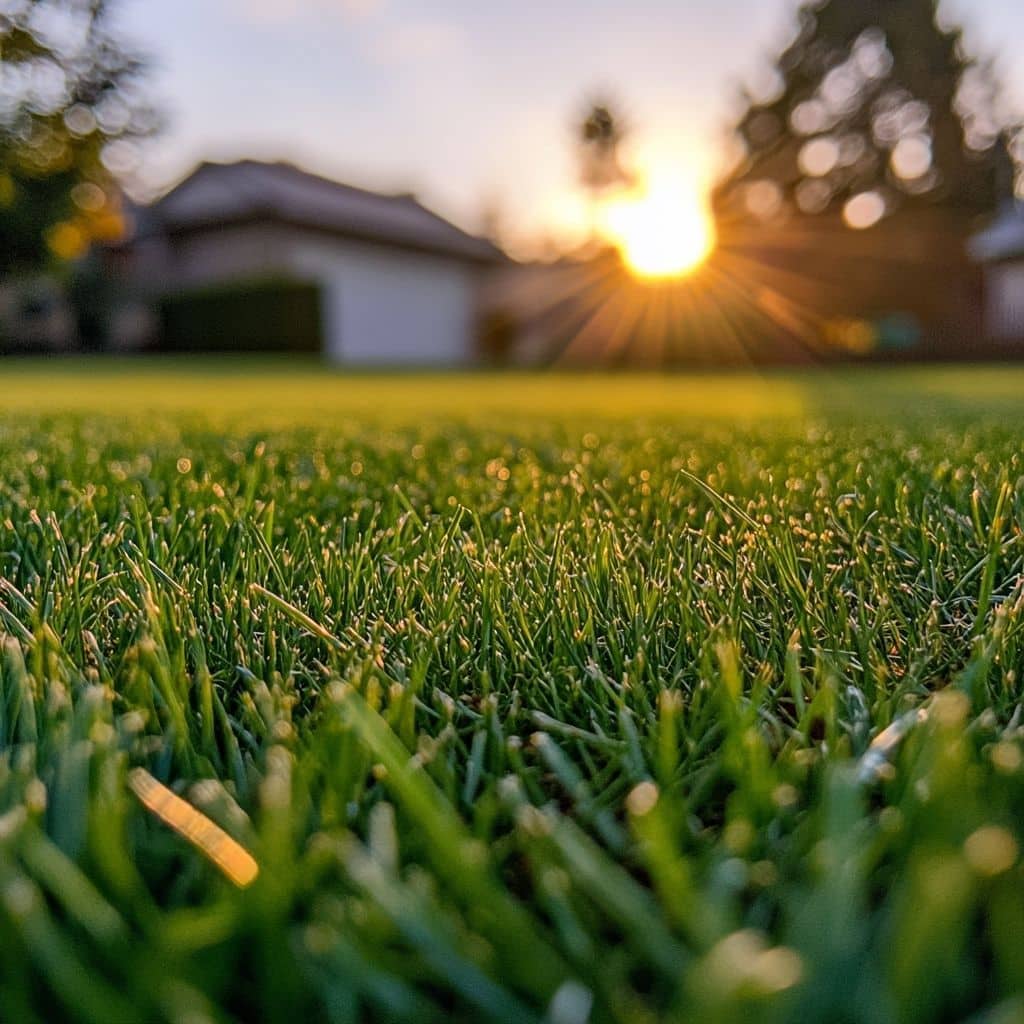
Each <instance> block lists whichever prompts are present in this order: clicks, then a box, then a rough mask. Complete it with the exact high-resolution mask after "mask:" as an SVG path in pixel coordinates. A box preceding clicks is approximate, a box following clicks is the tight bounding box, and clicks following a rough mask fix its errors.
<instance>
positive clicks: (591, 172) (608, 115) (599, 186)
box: [578, 100, 630, 194]
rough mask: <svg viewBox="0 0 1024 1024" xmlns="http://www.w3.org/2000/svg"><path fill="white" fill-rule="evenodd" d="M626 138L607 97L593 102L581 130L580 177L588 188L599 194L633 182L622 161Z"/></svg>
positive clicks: (620, 122) (579, 143) (579, 131)
mask: <svg viewBox="0 0 1024 1024" xmlns="http://www.w3.org/2000/svg"><path fill="white" fill-rule="evenodd" d="M625 138H626V128H625V125H624V124H623V122H622V119H621V117H620V116H619V114H618V113H617V112H616V111H615V110H614V108H613V107H612V106H611V105H610V104H609V103H608V102H607V101H604V100H598V101H595V102H594V103H592V104H591V105H590V107H589V108H588V110H587V113H586V116H585V117H584V118H583V123H582V124H581V125H580V127H579V130H578V145H579V152H580V177H581V179H582V181H583V184H584V186H585V187H586V188H587V189H589V190H591V191H592V192H594V193H598V194H599V193H602V192H605V191H607V190H609V189H613V188H621V187H622V186H623V185H628V184H629V183H630V175H629V172H628V171H627V170H626V169H625V168H624V167H623V166H622V162H621V148H622V143H623V141H624V140H625Z"/></svg>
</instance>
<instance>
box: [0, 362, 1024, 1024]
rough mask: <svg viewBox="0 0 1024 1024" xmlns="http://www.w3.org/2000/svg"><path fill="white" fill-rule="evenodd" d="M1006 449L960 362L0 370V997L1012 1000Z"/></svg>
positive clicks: (166, 1007)
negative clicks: (566, 368) (554, 369)
mask: <svg viewBox="0 0 1024 1024" xmlns="http://www.w3.org/2000/svg"><path fill="white" fill-rule="evenodd" d="M1022 441H1024V371H1021V370H1017V369H1011V368H1004V367H998V368H988V369H977V370H974V369H964V368H957V369H927V370H913V371H866V370H865V371H856V372H854V371H848V372H844V373H841V374H835V373H824V372H823V373H820V374H813V373H806V374H781V373H780V374H773V375H769V376H766V377H761V378H757V377H753V376H751V377H742V376H740V377H736V376H734V377H729V376H711V375H709V376H678V377H673V376H668V377H645V376H625V377H617V378H616V377H600V376H594V377H569V376H530V375H514V376H509V377H497V376H493V377H490V376H483V375H474V376H448V377H444V376H404V377H391V378H389V377H375V376H349V377H345V376H337V375H333V374H330V373H328V372H326V371H323V370H321V369H319V368H317V367H315V366H313V365H312V364H300V365H299V366H297V367H295V366H291V367H289V366H288V365H286V364H285V363H272V362H267V363H261V364H257V365H256V367H255V368H250V369H247V370H245V371H236V370H235V369H234V368H233V365H232V364H230V363H211V364H203V363H187V362H165V363H96V364H83V363H77V362H54V363H49V364H46V363H9V364H4V365H3V366H2V367H0V1019H3V1020H5V1021H6V1020H11V1021H19V1022H21V1021H25V1022H31V1021H40V1022H42V1021H54V1020H74V1021H90V1022H95V1024H109V1022H120V1021H140V1022H159V1021H166V1022H176V1024H200V1022H207V1021H210V1022H216V1021H230V1020H240V1021H258V1020H266V1021H282V1020H283V1021H288V1020H295V1021H303V1022H306V1021H308V1022H315V1021H332V1022H349V1021H351V1022H361V1021H370V1020H372V1021H378V1020H380V1021H411V1022H427V1021H433V1020H437V1021H441V1020H455V1021H467V1022H468V1021H481V1020H487V1021H491V1020H494V1021H510V1022H513V1021H515V1022H518V1021H526V1022H528V1021H538V1022H540V1021H547V1022H550V1024H586V1022H588V1021H593V1022H603V1021H620V1022H630V1024H633V1022H640V1024H643V1022H645V1021H661V1020H668V1021H698V1022H701V1024H716V1022H721V1024H726V1022H730V1024H731V1022H734V1021H793V1022H815V1021H828V1022H850V1024H854V1022H856V1024H886V1022H894V1024H895V1022H899V1024H915V1022H931V1021H936V1022H938V1021H950V1022H952V1021H962V1020H971V1021H973V1022H974V1024H1011V1022H1018V1021H1021V1020H1024V942H1022V936H1024V867H1022V861H1021V856H1020V854H1021V850H1022V847H1024V711H1022V692H1024V682H1022V678H1021V672H1022V670H1024V582H1022V580H1024V576H1022V571H1024V536H1022V533H1021V523H1022V519H1024V445H1022ZM164 787H167V788H164ZM171 791H173V793H174V794H177V795H178V796H180V797H181V798H183V800H184V801H186V802H184V803H183V802H180V801H178V802H175V801H174V799H173V797H172V795H171ZM197 812H198V813H197ZM175 825H176V826H177V829H178V831H175V828H174V827H169V826H175ZM182 832H183V833H185V834H181V833H182ZM229 837H230V838H229Z"/></svg>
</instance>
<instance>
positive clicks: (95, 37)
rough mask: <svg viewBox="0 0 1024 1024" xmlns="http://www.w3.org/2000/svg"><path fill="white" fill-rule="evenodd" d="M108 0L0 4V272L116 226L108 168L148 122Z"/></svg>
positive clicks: (133, 61) (78, 247) (69, 252)
mask: <svg viewBox="0 0 1024 1024" xmlns="http://www.w3.org/2000/svg"><path fill="white" fill-rule="evenodd" d="M110 8H111V4H110V3H108V2H107V0H90V2H87V3H86V2H81V0H14V2H12V3H7V4H5V5H4V6H3V8H2V9H0V272H10V271H13V270H34V269H37V268H39V267H40V266H43V265H45V264H46V263H47V262H49V261H52V260H54V259H56V260H63V259H69V258H72V257H75V256H78V255H80V254H81V253H82V252H83V251H84V250H85V248H86V247H87V245H88V243H89V242H90V241H91V240H94V239H99V240H109V239H112V238H117V237H119V235H120V232H121V228H122V218H121V210H120V199H119V192H118V189H117V185H116V181H115V177H114V172H116V171H118V170H123V169H124V167H125V166H126V164H127V162H128V159H129V157H130V147H131V144H132V140H133V139H137V138H138V137H139V136H140V135H143V134H146V133H147V132H149V131H151V130H152V129H153V127H154V126H155V121H154V116H153V113H152V111H151V110H150V109H149V107H148V106H146V104H145V102H144V100H143V98H142V95H141V79H142V77H143V73H144V65H143V63H142V61H141V60H140V59H139V58H138V57H137V56H135V55H133V54H131V53H129V52H128V51H127V50H126V49H125V48H124V47H123V45H122V44H121V42H120V41H119V40H118V39H117V37H116V35H115V34H114V33H113V31H112V30H111V27H110V18H111V15H110Z"/></svg>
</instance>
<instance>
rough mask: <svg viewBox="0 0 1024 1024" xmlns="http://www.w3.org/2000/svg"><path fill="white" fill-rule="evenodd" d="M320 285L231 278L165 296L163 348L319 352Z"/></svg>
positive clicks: (183, 350)
mask: <svg viewBox="0 0 1024 1024" xmlns="http://www.w3.org/2000/svg"><path fill="white" fill-rule="evenodd" d="M321 322H322V321H321V308H320V289H319V287H318V286H317V285H315V284H312V283H309V282H305V281H292V280H288V279H284V278H282V279H277V278H273V279H269V278H268V279H263V280H258V281H245V282H231V283H229V284H222V285H216V286H214V287H209V288H203V289H200V290H196V291H189V292H184V293H180V294H176V295H169V296H167V297H165V298H164V299H163V300H162V301H161V303H160V335H159V340H158V342H157V345H158V347H159V348H160V349H161V350H162V351H165V352H217V353H228V352H319V351H320V350H321V347H322V346H321V341H322V337H323V334H322V330H321Z"/></svg>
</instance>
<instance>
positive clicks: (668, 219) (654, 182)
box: [603, 177, 715, 279]
mask: <svg viewBox="0 0 1024 1024" xmlns="http://www.w3.org/2000/svg"><path fill="white" fill-rule="evenodd" d="M603 229H604V233H605V234H606V236H607V237H608V239H609V240H610V241H612V242H613V243H614V244H615V245H616V246H617V247H618V249H619V251H620V252H621V253H622V257H623V259H624V260H625V262H626V264H627V265H628V266H629V268H630V270H632V271H633V272H634V273H635V274H636V275H637V276H638V277H643V278H648V279H663V278H673V277H684V276H685V275H687V274H690V273H692V272H693V271H695V270H696V269H697V268H698V267H700V266H701V264H702V263H703V262H704V261H705V260H706V259H707V257H708V256H709V255H710V253H711V250H712V249H713V248H714V244H715V229H714V224H713V223H712V220H711V215H710V213H709V212H708V210H707V208H706V205H705V203H704V200H703V197H702V195H701V192H700V189H699V188H698V187H697V186H696V185H694V184H692V183H689V182H687V181H685V180H682V179H674V178H667V177H664V178H657V177H656V178H652V179H651V180H650V181H649V182H648V183H647V184H646V185H645V186H643V187H641V188H639V189H637V190H634V191H631V192H629V193H627V194H625V195H623V196H620V197H617V198H615V199H612V200H609V202H608V203H607V205H606V207H605V210H604V215H603Z"/></svg>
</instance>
